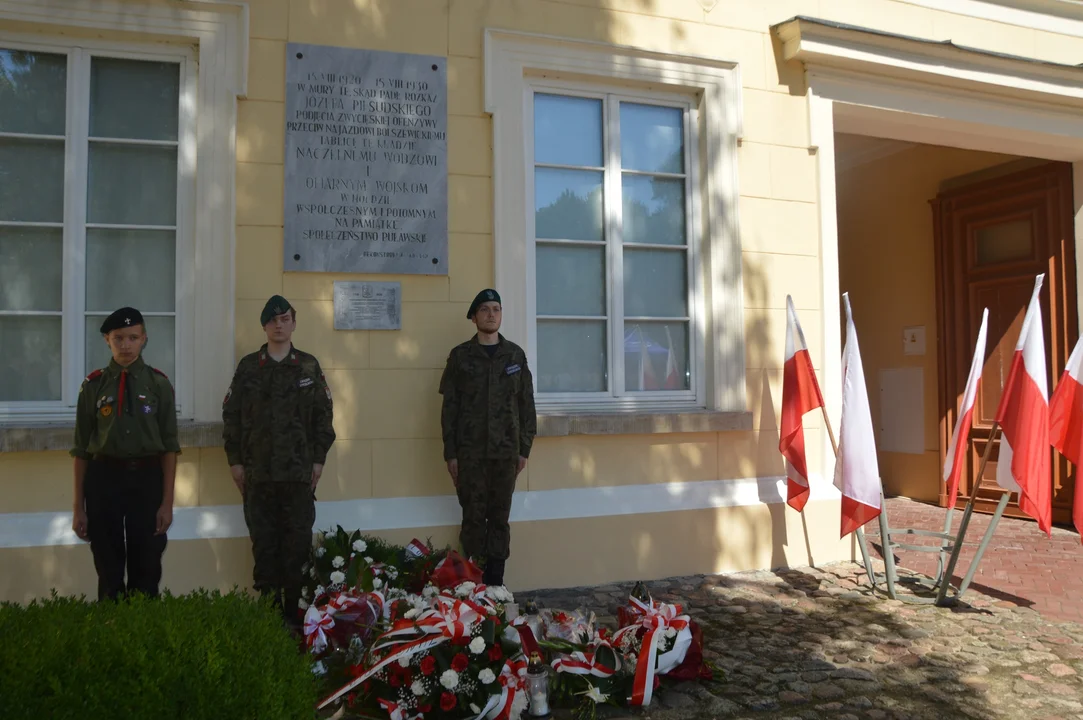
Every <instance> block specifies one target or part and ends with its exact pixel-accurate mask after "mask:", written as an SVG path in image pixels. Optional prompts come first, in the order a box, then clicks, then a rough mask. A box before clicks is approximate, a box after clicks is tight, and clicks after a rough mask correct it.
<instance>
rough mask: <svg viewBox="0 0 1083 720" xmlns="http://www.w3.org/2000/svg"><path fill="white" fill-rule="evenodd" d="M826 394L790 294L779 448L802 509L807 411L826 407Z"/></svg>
mask: <svg viewBox="0 0 1083 720" xmlns="http://www.w3.org/2000/svg"><path fill="white" fill-rule="evenodd" d="M823 404H824V397H823V394H822V393H821V392H820V384H819V383H818V382H816V372H815V371H814V370H813V369H812V358H811V357H809V354H808V347H807V346H806V345H805V333H804V332H802V330H801V323H800V322H798V321H797V311H796V310H794V307H793V299H792V298H791V297H790V296H789V295H787V296H786V362H785V364H784V365H783V370H782V427H781V429H780V431H779V438H778V451H779V452H780V453H782V456H783V457H784V458H786V502H787V504H789V506H790V507H792V508H793V509H794V510H797V511H798V512H800V511H801V510H802V509H804V507H805V503H806V502H808V496H809V487H808V462H807V460H806V458H805V428H804V424H803V422H802V421H803V419H804V417H805V413H807V412H809V411H810V410H815V409H816V408H818V407H822V406H823Z"/></svg>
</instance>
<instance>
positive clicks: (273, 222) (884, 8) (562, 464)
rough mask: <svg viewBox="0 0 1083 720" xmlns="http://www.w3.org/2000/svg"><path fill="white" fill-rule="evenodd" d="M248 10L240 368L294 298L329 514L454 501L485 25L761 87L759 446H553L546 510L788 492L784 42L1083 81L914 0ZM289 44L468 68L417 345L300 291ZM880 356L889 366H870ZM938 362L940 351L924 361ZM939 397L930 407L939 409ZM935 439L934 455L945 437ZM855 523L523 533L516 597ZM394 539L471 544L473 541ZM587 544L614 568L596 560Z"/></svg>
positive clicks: (811, 221)
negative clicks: (800, 30)
mask: <svg viewBox="0 0 1083 720" xmlns="http://www.w3.org/2000/svg"><path fill="white" fill-rule="evenodd" d="M248 6H249V8H250V25H249V29H250V44H249V58H248V59H249V66H248V94H247V97H246V98H245V99H243V100H240V101H239V102H238V125H237V133H236V150H237V178H236V225H237V227H236V304H235V308H234V310H235V314H236V327H237V330H236V336H235V342H234V344H235V351H236V354H237V356H238V358H239V357H240V356H241V355H242V354H244V353H247V352H251V351H252V350H254V349H256V348H257V347H258V346H259V345H260V344H261V342H262V341H263V338H262V333H261V329H260V326H259V323H258V321H257V317H258V315H259V311H260V308H261V307H262V304H263V303H264V301H265V300H266V298H267V297H268V296H269V295H271V294H273V293H282V294H283V295H285V296H286V297H287V298H289V300H290V301H291V302H292V303H293V304H294V305H295V306H296V307H297V308H298V311H299V316H298V322H299V328H298V331H297V334H296V337H295V340H296V344H297V346H298V347H300V348H303V349H305V350H307V351H310V352H312V353H314V354H315V355H317V356H318V357H319V359H320V361H321V363H322V364H323V367H324V368H325V369H326V371H327V376H328V380H329V382H330V384H331V386H332V389H333V391H334V395H335V424H336V431H337V433H338V440H337V441H336V443H335V446H334V448H333V450H332V453H331V456H330V457H329V460H328V466H327V468H326V470H325V475H324V479H323V481H322V482H321V485H320V489H319V493H318V495H319V498H320V500H350V499H365V498H389V497H427V496H434V495H449V494H451V486H450V482H449V480H448V478H447V476H446V473H445V471H444V468H443V462H442V457H441V451H440V442H439V418H438V407H439V405H438V404H439V396H438V394H437V393H436V386H437V381H438V377H439V373H440V369H441V368H442V366H443V362H444V359H445V357H446V353H447V351H448V349H449V348H450V347H452V346H453V345H454V344H456V343H458V342H461V341H462V340H463V339H465V338H467V337H469V336H470V334H471V332H472V325H470V323H469V322H468V321H466V320H465V319H464V315H465V310H466V307H467V304H468V303H469V301H470V300H471V299H472V298H473V296H474V294H475V293H476V292H477V291H478V290H479V289H481V288H483V287H486V286H489V285H491V284H492V282H493V278H494V270H493V250H494V248H493V235H492V233H493V213H492V192H493V188H492V167H493V162H492V152H493V151H492V146H491V145H492V123H491V119H490V118H489V116H488V115H486V114H485V112H484V108H483V100H482V86H483V63H482V55H483V47H482V35H483V31H484V28H486V27H497V28H504V29H511V30H522V31H528V32H534V33H540V34H549V35H555V36H563V37H569V38H578V39H584V40H592V41H599V42H604V43H611V44H617V45H629V46H637V47H641V48H649V49H651V50H656V51H660V52H668V53H675V54H681V55H699V56H707V57H716V58H722V59H726V60H733V61H737V62H738V63H739V64H740V68H741V79H742V84H743V88H742V102H743V109H744V128H745V134H744V137H743V138H742V143H741V145H740V148H739V153H738V162H739V183H740V203H739V207H738V209H737V220H738V221H739V225H740V233H741V240H742V244H743V272H744V276H743V282H744V290H745V337H746V365H747V392H748V408H749V410H751V411H752V413H753V430H752V431H750V432H730V433H700V434H677V435H644V436H624V437H596V436H574V437H566V438H540V439H539V440H538V441H537V443H536V445H535V449H534V452H533V454H532V456H531V461H530V464H529V466H528V468H527V470H526V471H525V472H524V473H523V475H522V476H521V478H520V481H519V486H518V487H519V489H520V490H531V491H535V490H537V491H545V490H557V489H568V488H585V487H600V488H614V493H619V492H620V488H621V487H623V486H630V485H649V484H661V483H674V482H683V483H689V484H693V483H700V482H707V481H717V480H736V479H741V478H767V477H777V476H780V475H782V474H783V472H784V470H783V465H782V462H781V459H780V457H779V455H778V452H777V445H778V430H777V427H778V415H779V397H780V393H781V365H782V359H783V331H784V327H785V311H784V308H785V298H786V295H787V293H792V294H793V297H794V300H795V302H796V304H797V308H798V311H799V312H800V314H801V319H802V322H803V325H804V328H805V332H806V335H807V337H808V341H809V345H810V350H811V354H812V357H813V358H814V364H815V365H816V367H817V369H819V368H821V367H822V359H823V347H822V327H823V323H825V322H835V321H836V319H835V318H834V317H827V318H825V317H824V316H823V313H822V312H821V308H822V300H821V284H820V280H819V278H820V275H821V269H820V259H819V245H820V238H819V210H818V207H817V204H816V201H817V192H818V187H817V183H818V179H817V176H816V158H815V154H814V152H812V151H810V149H809V147H808V142H809V138H808V131H809V128H808V114H807V103H806V100H805V97H804V80H803V70H802V68H801V67H800V66H797V65H793V64H791V65H785V66H784V65H781V64H780V60H779V56H780V55H779V47H778V42H777V40H774V39H773V37H772V35H771V34H770V27H771V25H772V24H774V23H778V22H781V21H784V20H787V19H789V18H791V17H793V16H795V15H799V14H800V15H809V16H814V17H820V18H824V19H829V20H837V21H841V22H845V23H849V24H853V25H863V26H866V27H870V28H874V29H880V30H885V31H890V32H899V33H906V34H910V35H916V36H920V37H927V38H931V39H938V40H942V39H946V38H948V37H950V38H952V39H954V40H956V41H957V42H959V43H961V44H966V45H970V46H973V47H982V48H987V49H990V50H1000V51H1006V52H1013V53H1017V54H1024V55H1033V56H1035V57H1039V58H1042V59H1047V60H1055V61H1070V62H1076V61H1077V60H1078V57H1079V56H1080V55H1081V54H1083V43H1081V42H1080V41H1079V40H1078V39H1075V38H1068V37H1066V36H1059V35H1053V34H1050V33H1040V32H1036V31H1032V30H1025V29H1020V28H1012V27H1008V26H1004V25H998V24H995V23H988V22H984V21H979V20H973V19H968V18H964V17H961V16H957V15H952V14H949V13H944V12H938V11H932V10H927V9H924V8H919V7H916V6H913V5H909V4H907V3H905V2H897V1H895V0H773V1H772V2H750V1H748V0H719V1H718V2H707V1H706V0H251V2H249V3H248ZM0 29H9V30H35V31H41V32H55V29H54V28H49V27H40V26H39V27H34V28H31V27H25V26H21V27H19V28H14V27H10V28H3V27H0ZM92 34H94V35H97V36H99V37H108V36H109V35H108V33H106V32H96V33H92ZM287 42H303V43H316V44H323V45H337V46H342V47H351V48H368V49H378V50H393V51H398V52H409V53H422V54H431V55H438V56H447V57H448V96H449V102H448V112H449V117H448V127H449V130H448V138H449V140H448V164H449V182H448V186H449V233H450V237H449V253H450V255H449V263H450V270H449V274H448V276H446V277H413V276H391V277H389V276H379V279H383V280H386V279H393V280H398V281H400V282H401V283H402V289H403V324H402V330H401V332H384V333H365V332H349V333H346V332H335V331H333V329H332V300H331V292H332V282H333V281H334V280H336V279H343V278H347V277H348V278H349V279H355V280H356V279H364V278H365V276H356V275H354V276H342V275H333V274H300V273H291V274H286V273H284V272H283V266H282V253H283V238H282V221H283V220H282V216H283V145H284V99H285V98H284V95H285V56H286V43H287ZM952 172H954V171H952ZM881 187H883V185H881ZM893 189H894V188H893ZM918 195H921V193H918ZM915 197H916V196H915ZM925 199H927V198H926V197H922V198H921V202H922V203H923V202H924V200H925ZM915 202H917V200H916V199H915ZM925 212H926V216H927V210H925ZM885 245H886V244H885ZM843 255H844V257H847V258H848V260H849V259H850V257H851V256H848V255H847V253H843ZM871 259H873V260H875V258H871ZM915 264H917V263H915ZM847 272H848V274H849V275H852V274H853V273H852V272H850V271H847ZM930 272H931V270H930ZM370 277H375V276H370ZM843 287H844V288H845V287H846V283H845V282H844V285H843ZM854 292H855V302H857V299H858V297H859V296H860V295H861V293H862V292H863V291H862V290H861V289H860V288H856V287H855V288H854ZM898 322H900V323H901V322H902V319H901V318H900V319H898ZM906 322H907V323H910V322H911V321H910V320H909V319H908V320H906ZM921 322H924V324H926V325H927V326H928V327H933V325H934V323H933V322H931V321H929V322H925V321H924V320H922V321H921ZM511 339H513V340H516V341H521V340H522V338H511ZM862 339H863V343H868V346H869V348H870V350H869V352H870V358H869V359H868V360H866V362H867V363H868V365H869V368H870V369H869V373H870V377H872V373H873V372H875V370H874V368H875V367H879V366H881V365H883V364H884V363H887V362H888V361H889V359H890V358H888V357H886V355H888V354H889V353H888V350H887V349H886V348H888V345H890V343H886V341H881V340H879V339H875V340H874V339H873V338H871V337H869V338H868V339H867V340H866V336H865V335H863V338H862ZM932 339H933V338H932V337H931V336H930V340H932ZM879 344H883V347H884V348H885V350H884V351H883V352H884V354H885V357H884V358H882V359H881V358H877V359H876V360H873V359H872V358H873V356H874V355H875V354H876V352H878V351H876V350H874V346H877V345H879ZM894 344H895V345H897V344H898V343H894ZM933 352H934V349H933V348H932V347H930V350H929V353H928V355H927V357H928V358H932V357H934V355H933ZM874 363H879V365H877V364H874ZM933 377H935V376H933V375H932V374H928V375H927V378H933ZM930 382H931V381H930ZM933 387H934V389H933V391H932V392H933V395H932V396H931V398H932V401H933V402H929V401H927V403H926V406H927V407H935V385H934V386H933ZM224 390H225V388H222V391H223V392H224ZM806 428H807V430H806V433H807V438H806V444H807V447H808V448H809V455H810V468H811V469H812V471H813V472H814V473H819V474H821V475H825V476H830V470H831V466H830V464H829V463H828V458H825V457H823V453H822V450H821V449H822V447H823V444H824V443H823V437H822V430H821V428H822V423H821V422H820V421H819V418H818V417H817V416H815V415H810V416H809V418H808V419H807V420H806ZM928 438H929V448H930V453H927V455H930V457H931V453H933V451H935V432H933V434H930V435H929V436H928ZM885 461H886V462H885V468H889V467H893V465H892V463H893V462H894V461H893V460H892V459H890V458H885ZM934 464H935V463H934ZM178 472H179V475H178V489H177V502H178V505H181V506H184V505H188V506H193V507H198V506H221V505H236V504H237V503H238V500H239V498H238V496H237V493H236V490H235V489H234V488H233V485H232V482H231V480H230V478H229V474H228V470H227V468H226V462H225V458H224V455H223V452H222V450H221V449H216V448H205V449H187V450H186V451H185V453H184V455H183V456H182V460H181V466H180V468H179V471H178ZM896 475H897V473H896V472H895V471H894V470H891V471H890V472H888V476H889V477H892V478H894V477H895V476H896ZM70 478H71V470H70V461H69V460H68V459H67V458H66V456H65V455H64V454H63V453H59V452H56V453H28V454H8V455H3V456H0V513H9V514H10V515H7V517H8V518H9V519H10V518H17V517H18V516H19V514H22V513H32V512H64V511H70V506H71V498H70V492H71V489H70V485H71V480H70ZM929 496H935V492H931V491H930V495H929ZM838 515H839V507H838V503H837V501H823V502H813V503H810V505H809V506H808V508H807V509H806V512H805V514H804V516H803V517H802V516H800V515H798V514H796V513H794V512H793V511H791V510H788V509H787V508H785V507H784V506H782V505H778V504H775V505H766V504H758V505H757V504H753V505H746V506H739V507H714V508H707V509H702V510H694V511H683V512H679V513H652V514H644V515H620V516H617V515H615V516H611V517H604V518H582V519H570V520H553V521H545V522H529V523H527V522H524V523H516V524H515V525H514V526H513V548H512V551H513V560H512V562H511V563H510V565H509V570H508V580H509V584H511V585H512V587H513V588H516V587H517V588H527V587H538V586H542V585H549V586H554V585H572V584H579V583H590V582H605V581H609V580H617V579H631V578H638V577H663V576H668V575H674V574H679V573H686V572H721V571H726V570H738V569H746V568H762V567H773V566H778V565H786V564H805V563H808V562H810V560H811V561H813V562H816V563H823V562H828V561H832V560H839V559H850V558H851V557H852V547H851V544H850V542H849V541H848V540H847V541H845V542H843V541H839V540H838V522H839V518H838ZM4 517H5V516H4V515H0V523H3V522H5V520H4ZM383 534H385V535H387V536H389V537H392V538H394V539H398V540H408V539H409V538H410V537H413V536H415V535H416V536H418V537H422V538H425V537H432V538H433V539H434V541H437V542H453V541H454V538H455V528H454V527H441V528H420V529H413V528H404V529H402V530H398V531H393V532H386V533H383ZM584 547H589V548H592V550H593V551H594V552H592V553H589V554H588V553H583V552H582V548H584ZM0 566H2V567H4V568H5V573H3V576H2V577H0V600H2V599H14V600H25V599H27V598H29V597H31V596H34V595H40V594H44V593H46V592H47V591H48V589H49V588H52V587H55V588H57V589H58V590H60V591H61V592H86V593H92V592H93V588H94V575H93V569H92V565H91V560H90V554H89V550H88V549H87V547H85V546H64V545H55V546H48V547H30V548H7V549H0ZM250 569H251V555H250V551H249V548H248V541H247V539H246V538H230V539H215V540H184V541H171V543H170V546H169V549H168V550H167V552H166V566H165V578H164V584H165V585H166V586H168V587H170V588H172V589H175V590H178V591H183V590H185V589H189V588H191V587H196V586H199V585H203V586H208V587H229V586H231V585H233V584H240V585H246V584H248V583H249V582H250Z"/></svg>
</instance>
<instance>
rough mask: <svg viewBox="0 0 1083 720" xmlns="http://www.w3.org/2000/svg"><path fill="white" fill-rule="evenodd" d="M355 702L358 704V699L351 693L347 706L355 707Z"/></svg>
mask: <svg viewBox="0 0 1083 720" xmlns="http://www.w3.org/2000/svg"><path fill="white" fill-rule="evenodd" d="M355 702H357V698H356V697H354V694H353V693H350V694H349V695H347V696H346V705H347V706H349V707H353V704H354V703H355Z"/></svg>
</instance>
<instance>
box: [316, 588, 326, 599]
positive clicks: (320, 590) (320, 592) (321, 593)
mask: <svg viewBox="0 0 1083 720" xmlns="http://www.w3.org/2000/svg"><path fill="white" fill-rule="evenodd" d="M325 592H326V590H324V589H323V585H317V586H316V590H315V597H319V596H320V595H323V594H324V593H325Z"/></svg>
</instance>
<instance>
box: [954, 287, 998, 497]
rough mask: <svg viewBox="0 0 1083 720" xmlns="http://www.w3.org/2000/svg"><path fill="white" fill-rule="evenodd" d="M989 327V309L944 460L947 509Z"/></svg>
mask: <svg viewBox="0 0 1083 720" xmlns="http://www.w3.org/2000/svg"><path fill="white" fill-rule="evenodd" d="M988 326H989V308H985V309H984V310H982V314H981V329H979V330H978V341H977V342H976V343H974V357H973V358H972V359H971V361H970V375H968V376H967V378H966V389H965V390H963V404H962V405H961V406H960V407H959V414H958V415H957V416H956V418H955V430H954V431H952V433H951V442H950V443H949V444H948V452H947V457H945V458H944V482H945V484H946V485H945V486H946V488H947V490H946V492H947V496H948V507H949V508H953V507H955V500H956V496H957V495H958V494H959V478H960V477H961V476H962V474H963V468H965V467H966V449H967V447H969V445H970V444H969V443H968V442H967V440H968V438H969V437H970V426H971V425H972V424H973V421H974V400H975V399H976V398H977V397H978V387H980V386H981V369H982V366H983V365H984V364H985V337H986V334H987V332H988V329H989V328H988Z"/></svg>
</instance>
